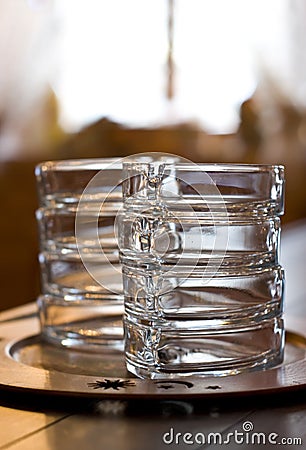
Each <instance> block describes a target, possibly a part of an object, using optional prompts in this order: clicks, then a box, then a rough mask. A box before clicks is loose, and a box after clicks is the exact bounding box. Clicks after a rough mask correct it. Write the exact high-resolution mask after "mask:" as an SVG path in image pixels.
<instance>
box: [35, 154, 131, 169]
mask: <svg viewBox="0 0 306 450" xmlns="http://www.w3.org/2000/svg"><path fill="white" fill-rule="evenodd" d="M121 160H122V158H120V157H117V158H80V159H59V160H48V161H42V162H40V163H38V164H37V165H36V167H35V171H36V172H42V171H43V172H49V171H50V172H51V171H63V172H69V171H73V170H102V169H105V168H107V167H108V166H111V168H112V169H118V170H122V164H121Z"/></svg>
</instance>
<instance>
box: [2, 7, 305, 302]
mask: <svg viewBox="0 0 306 450" xmlns="http://www.w3.org/2000/svg"><path fill="white" fill-rule="evenodd" d="M162 3H163V5H161V3H160V2H156V1H155V0H145V1H144V0H141V1H139V0H131V1H130V2H126V1H123V0H113V1H111V0H100V1H93V2H92V4H91V6H90V8H89V6H88V2H85V1H84V0H78V1H74V2H72V1H70V0H62V1H61V2H59V1H56V0H54V1H52V0H32V1H30V0H29V1H25V0H23V1H17V0H2V1H0V198H1V203H0V204H1V206H2V212H1V221H0V248H1V253H0V265H1V267H0V310H1V309H5V308H9V307H12V306H16V305H19V304H22V303H26V302H29V301H33V300H35V298H36V296H37V294H38V293H39V290H40V285H39V268H38V263H37V254H38V235H37V228H36V221H35V209H36V208H37V195H36V187H35V177H34V167H35V165H36V164H37V163H38V162H41V161H43V160H48V159H71V158H90V157H108V156H126V155H129V154H134V153H139V152H147V151H158V152H166V153H173V154H178V155H182V156H184V157H186V158H188V159H190V160H193V161H194V162H240V163H241V162H242V163H275V164H284V165H285V168H286V214H285V216H284V218H283V223H284V225H285V226H286V224H289V223H292V222H293V221H296V220H299V219H303V218H306V184H305V180H306V54H305V55H304V53H305V52H304V40H305V38H306V32H305V29H306V6H305V4H303V2H302V1H299V0H277V2H276V1H274V0H273V1H272V0H271V1H269V5H270V6H269V7H268V5H267V2H264V1H256V2H255V1H251V0H250V2H245V1H241V0H240V1H239V0H234V1H233V2H228V0H218V1H216V0H211V1H208V2H202V0H194V1H193V2H184V1H182V0H168V1H166V0H164V1H163V2H162ZM245 3H248V9H247V8H246V7H245ZM270 3H271V4H270ZM204 4H205V6H203V5H204ZM229 4H230V5H229ZM86 5H87V6H86ZM186 5H187V6H186ZM120 8H122V10H121V9H120ZM205 8H206V9H205ZM118 11H122V14H120V17H117V16H118ZM222 11H223V12H224V16H223V15H222V14H221V12H222ZM116 15H117V16H116ZM221 16H222V17H221ZM251 16H252V18H253V19H254V18H255V19H256V20H255V19H254V20H255V22H254V23H255V24H253V25H252V26H251V25H250V22H249V21H250V17H251ZM225 17H226V20H225ZM123 18H124V20H123ZM135 18H137V22H135V21H136V19H135ZM200 19H201V20H200ZM133 21H134V22H135V23H134V24H133ZM203 21H204V22H205V23H206V27H203V26H202V25H203ZM210 23H211V24H213V25H214V26H210V27H209V26H208V25H209V24H210ZM115 25H116V26H115ZM81 27H82V30H83V33H80V29H81ZM188 27H189V28H188ZM226 27H228V28H226ZM186 30H187V31H188V32H186ZM205 30H206V31H205ZM234 30H235V31H234ZM204 32H206V33H208V34H207V35H205V34H204ZM101 33H104V35H102V34H101ZM213 33H215V34H213ZM191 56H192V57H191ZM195 74H197V76H195Z"/></svg>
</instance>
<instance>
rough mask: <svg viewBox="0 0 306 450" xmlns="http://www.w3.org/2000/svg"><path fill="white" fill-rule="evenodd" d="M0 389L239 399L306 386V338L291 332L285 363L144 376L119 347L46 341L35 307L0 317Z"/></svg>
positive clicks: (96, 395) (86, 395)
mask: <svg viewBox="0 0 306 450" xmlns="http://www.w3.org/2000/svg"><path fill="white" fill-rule="evenodd" d="M0 352H1V353H2V357H1V358H0V389H2V390H11V391H12V390H13V391H23V392H28V393H29V392H30V393H33V394H51V395H53V396H54V395H57V396H69V397H71V396H74V397H84V398H98V399H99V398H100V399H103V398H113V399H114V398H117V399H171V398H172V399H184V398H185V399H187V398H189V399H192V398H194V399H196V398H220V397H222V398H223V397H230V396H231V397H237V396H248V395H259V394H265V395H266V394H273V393H279V392H291V391H292V392H293V391H297V390H299V389H304V388H306V337H305V336H304V335H302V334H299V333H294V332H291V331H287V332H286V347H285V360H284V363H283V364H282V365H281V366H279V367H276V368H273V369H270V370H266V371H257V372H249V373H242V374H239V375H234V376H226V377H218V378H216V377H205V378H180V379H171V380H141V379H138V378H134V377H133V376H132V375H130V374H129V373H128V372H127V371H126V369H125V365H124V355H123V353H122V352H121V351H119V350H110V349H108V350H107V348H105V347H103V346H101V349H100V351H99V352H95V353H94V352H85V351H78V350H72V349H65V348H62V347H56V346H53V345H50V344H48V343H46V342H44V341H42V339H41V337H40V335H39V322H38V319H37V317H36V314H35V307H34V306H33V305H30V306H28V307H23V308H19V309H16V310H12V311H11V312H10V313H4V314H1V316H0Z"/></svg>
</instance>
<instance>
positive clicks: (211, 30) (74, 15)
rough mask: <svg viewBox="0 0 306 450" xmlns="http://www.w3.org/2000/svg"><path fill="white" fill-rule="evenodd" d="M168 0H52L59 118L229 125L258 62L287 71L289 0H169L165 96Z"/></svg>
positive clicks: (68, 123)
mask: <svg viewBox="0 0 306 450" xmlns="http://www.w3.org/2000/svg"><path fill="white" fill-rule="evenodd" d="M170 1H171V0H169V1H167V0H129V1H126V0H90V1H88V2H85V1H84V0H58V1H57V3H56V5H57V13H58V17H59V19H60V27H61V31H60V39H59V51H60V62H59V66H58V70H57V71H56V73H55V74H54V77H53V87H54V90H55V92H56V94H57V96H58V98H59V102H60V106H61V122H62V124H63V125H64V126H65V127H66V128H70V129H73V128H78V127H80V126H82V125H84V124H86V123H89V122H92V121H94V120H97V119H99V118H101V117H108V118H109V119H111V120H114V121H117V122H120V123H122V124H126V125H129V126H154V125H160V124H162V123H167V122H168V123H171V122H172V123H173V122H175V121H183V120H185V121H186V120H192V121H195V122H197V123H198V124H199V125H201V126H203V127H204V129H206V130H207V131H209V132H214V133H226V132H233V131H235V129H236V127H237V125H238V122H239V106H240V105H241V103H242V102H243V101H244V100H246V99H247V98H249V97H250V96H251V95H252V94H253V93H254V91H255V89H256V86H257V82H258V79H259V73H258V70H259V68H260V67H265V68H268V69H270V68H272V69H275V68H276V67H277V68H278V69H277V70H284V76H285V70H286V67H287V66H286V63H287V61H286V55H287V52H286V37H287V34H286V23H287V22H286V15H285V14H286V5H287V1H288V0H269V1H266V0H248V1H245V0H231V1H228V0H172V1H173V5H174V27H173V42H174V44H173V64H174V80H173V83H174V85H173V87H174V98H173V99H172V100H169V99H167V97H166V91H167V86H166V84H167V57H168V44H169V42H168V30H167V24H168V7H169V2H170Z"/></svg>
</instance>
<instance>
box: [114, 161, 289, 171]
mask: <svg viewBox="0 0 306 450" xmlns="http://www.w3.org/2000/svg"><path fill="white" fill-rule="evenodd" d="M155 163H156V164H158V165H161V164H162V165H163V166H165V168H177V169H180V170H186V171H191V172H192V171H201V172H222V173H227V172H232V173H250V172H251V173H257V172H258V173H264V172H275V171H284V170H285V166H284V165H282V164H248V163H202V162H201V163H197V162H190V163H185V162H175V163H171V162H167V161H165V162H163V161H152V162H145V161H144V162H142V161H133V160H131V161H128V160H126V161H124V162H123V164H122V166H123V168H129V167H132V168H133V167H134V168H135V169H139V168H141V167H148V166H149V165H151V164H153V165H154V164H155Z"/></svg>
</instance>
